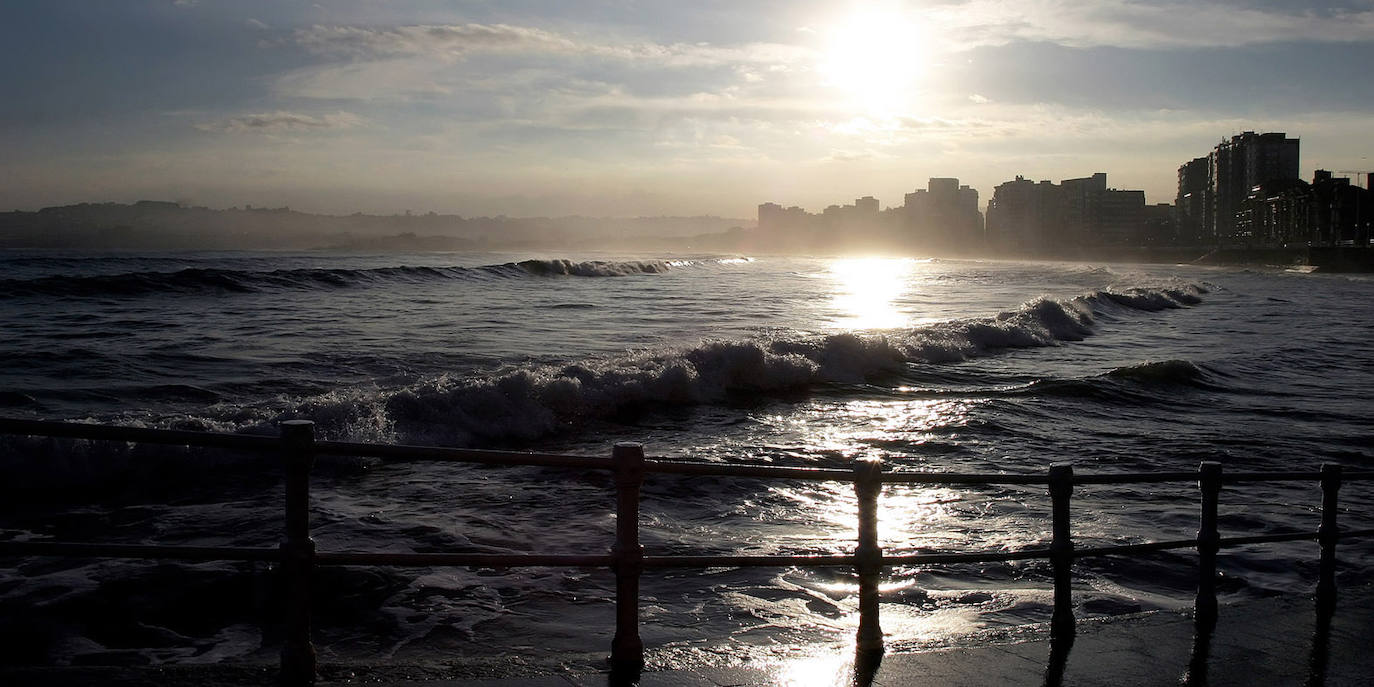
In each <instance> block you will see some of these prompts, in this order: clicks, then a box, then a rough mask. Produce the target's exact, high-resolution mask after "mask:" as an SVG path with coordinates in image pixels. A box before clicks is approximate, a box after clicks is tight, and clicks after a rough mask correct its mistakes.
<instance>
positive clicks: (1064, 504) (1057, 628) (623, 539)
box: [0, 418, 1374, 685]
mask: <svg viewBox="0 0 1374 687" xmlns="http://www.w3.org/2000/svg"><path fill="white" fill-rule="evenodd" d="M280 430H281V433H280V436H279V437H265V436H249V435H239V434H219V433H209V432H189V431H178V430H161V429H145V428H134V427H117V426H107V425H94V424H76V423H64V422H45V421H32V420H14V419H3V418H0V434H9V435H24V436H39V437H53V438H71V439H85V440H96V441H119V442H136V443H151V444H166V445H177V446H195V447H216V448H227V449H237V450H244V451H252V452H279V453H280V454H281V457H282V460H283V464H284V468H285V475H286V498H285V501H286V503H285V518H284V519H285V528H284V529H285V532H284V537H283V540H282V542H281V544H280V546H278V547H275V548H267V547H264V548H245V547H197V546H159V545H147V544H132V545H131V544H102V543H93V542H57V541H4V542H0V555H8V556H68V557H98V558H134V559H170V560H183V561H271V562H276V563H278V564H280V565H281V567H282V571H283V573H284V578H285V582H284V585H285V588H286V594H285V599H286V606H287V607H286V609H285V617H284V621H285V623H284V624H285V638H284V641H283V646H282V650H281V681H282V683H283V684H286V685H308V684H313V682H314V680H315V667H316V666H315V649H314V645H313V644H312V641H311V618H310V599H311V595H312V588H311V576H312V571H313V570H314V568H316V567H317V566H340V565H356V566H421V567H441V566H470V567H480V568H515V567H607V568H610V569H611V570H612V571H613V572H614V574H615V578H616V594H615V597H616V599H615V605H616V613H615V615H616V620H615V623H616V625H615V635H614V638H613V639H612V642H611V663H612V666H613V670H617V671H622V672H631V673H637V672H638V670H639V668H640V667H641V666H642V665H643V660H644V643H643V641H642V640H641V639H640V636H639V581H640V577H641V575H642V574H643V572H644V570H645V569H648V568H698V567H764V566H781V567H786V566H798V567H823V566H846V567H848V566H852V567H854V568H855V569H856V571H857V573H858V578H859V627H858V631H857V647H858V650H859V651H860V652H881V651H882V649H883V633H882V629H881V627H880V625H879V594H878V580H879V575H880V574H881V571H882V569H883V568H884V567H888V566H897V565H928V564H958V563H991V562H1006V561H1017V560H1032V559H1044V560H1049V561H1050V563H1051V566H1052V570H1053V580H1054V607H1053V613H1052V616H1051V628H1052V631H1053V632H1055V633H1058V634H1060V635H1061V636H1062V635H1069V636H1071V635H1072V633H1073V631H1074V624H1075V620H1074V616H1073V608H1072V590H1071V578H1072V566H1073V561H1074V560H1075V559H1078V558H1086V557H1091V556H1120V555H1126V556H1133V555H1140V554H1144V553H1149V552H1155V551H1164V550H1170V549H1183V548H1196V549H1197V551H1198V559H1199V566H1198V568H1199V569H1198V588H1197V605H1196V608H1197V614H1198V616H1199V618H1200V619H1203V620H1205V619H1207V618H1209V617H1210V618H1213V619H1214V618H1215V615H1216V613H1217V601H1216V577H1217V570H1216V558H1217V553H1218V551H1219V550H1220V549H1222V548H1224V547H1233V546H1242V545H1248V544H1267V543H1276V542H1288V541H1299V540H1313V539H1315V540H1316V541H1317V542H1318V543H1319V544H1320V568H1319V576H1318V585H1317V594H1318V598H1319V600H1320V599H1323V598H1325V599H1334V594H1335V563H1336V557H1335V556H1336V544H1337V542H1338V541H1339V540H1341V539H1343V538H1353V537H1365V536H1369V535H1370V534H1374V529H1360V530H1346V531H1341V530H1340V529H1339V528H1338V525H1337V522H1336V514H1337V493H1338V491H1339V490H1340V487H1341V485H1342V483H1343V482H1348V481H1354V480H1369V479H1371V478H1374V472H1368V471H1366V472H1355V471H1343V470H1342V468H1341V466H1340V465H1335V464H1324V465H1322V466H1321V471H1320V472H1231V473H1224V472H1223V471H1222V468H1221V464H1220V463H1216V462H1204V463H1202V464H1201V466H1200V467H1199V469H1198V470H1197V471H1196V472H1190V471H1179V472H1155V473H1122V474H1075V473H1074V471H1073V467H1072V466H1071V465H1070V464H1068V463H1055V464H1053V465H1051V466H1050V468H1049V471H1048V473H1047V474H1043V475H1008V474H991V473H926V472H893V473H885V472H883V464H882V462H881V461H877V460H857V461H855V464H854V468H853V469H852V470H844V469H837V468H807V467H780V466H765V465H740V464H717V463H704V462H689V461H677V460H666V459H662V458H648V457H645V455H644V449H643V446H642V445H640V444H635V443H619V444H616V445H615V447H614V450H613V451H612V454H611V457H610V458H596V457H584V456H570V455H560V454H542V453H523V452H510V451H484V450H473V449H453V448H435V447H421V446H403V445H386V444H366V443H353V442H342V441H317V440H316V439H315V437H314V423H312V422H310V421H306V420H288V421H285V422H282V423H281V426H280ZM322 455H328V456H344V457H370V458H381V459H385V460H391V461H446V462H461V463H476V464H487V465H524V466H539V467H561V468H576V469H584V470H610V471H612V472H613V473H614V483H615V489H616V535H615V541H614V543H613V545H612V547H611V550H610V552H609V553H606V554H587V555H547V554H475V553H391V552H350V551H316V549H315V543H314V541H313V540H312V539H311V538H310V523H309V506H310V471H311V468H312V466H313V464H314V460H315V457H316V456H322ZM647 473H662V474H676V475H712V476H727V477H751V478H764V479H787V480H806V481H826V482H852V483H853V484H854V489H855V494H856V496H857V499H858V533H857V546H856V547H855V549H854V553H853V554H852V555H774V556H734V555H697V556H685V555H674V556H659V555H645V553H644V548H643V547H642V546H641V545H640V543H639V504H640V487H641V486H642V485H643V483H644V478H645V475H646V474H647ZM1280 481H1285V482H1291V481H1297V482H1301V481H1316V482H1319V483H1320V485H1321V489H1322V504H1321V525H1320V527H1319V528H1318V530H1317V531H1316V532H1292V533H1285V534H1268V535H1258V536H1245V537H1222V536H1221V535H1220V532H1219V530H1218V526H1217V506H1218V502H1219V500H1220V498H1219V497H1220V493H1221V489H1222V486H1223V485H1226V484H1232V485H1235V484H1244V483H1253V482H1280ZM1168 482H1197V483H1198V486H1199V490H1200V492H1201V515H1200V518H1199V523H1200V525H1199V529H1198V532H1197V536H1196V537H1194V538H1191V539H1177V540H1167V541H1154V542H1145V543H1138V544H1121V545H1113V546H1095V547H1087V548H1079V547H1076V546H1075V545H1074V543H1073V539H1072V532H1071V528H1070V513H1069V504H1070V499H1071V497H1072V494H1073V488H1074V487H1075V486H1083V485H1118V484H1158V483H1168ZM884 484H909V485H912V484H924V485H960V484H964V485H1045V486H1046V487H1047V488H1048V491H1049V495H1050V500H1051V525H1052V527H1051V539H1050V544H1049V546H1048V547H1045V548H1029V549H1022V550H1017V551H985V552H970V553H919V554H906V555H884V554H883V552H882V549H881V547H880V546H879V543H878V531H877V522H878V498H879V495H880V492H881V490H882V486H883V485H884Z"/></svg>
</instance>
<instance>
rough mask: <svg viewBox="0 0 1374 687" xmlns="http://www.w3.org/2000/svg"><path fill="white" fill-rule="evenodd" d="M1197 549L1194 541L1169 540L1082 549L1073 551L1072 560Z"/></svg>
mask: <svg viewBox="0 0 1374 687" xmlns="http://www.w3.org/2000/svg"><path fill="white" fill-rule="evenodd" d="M1196 547H1197V540H1196V539H1171V540H1167V541H1150V542H1141V543H1139V544H1115V545H1112V546H1092V547H1087V548H1082V549H1074V551H1073V555H1074V558H1089V557H1092V556H1121V555H1127V554H1133V553H1148V552H1150V551H1167V550H1169V549H1191V548H1196Z"/></svg>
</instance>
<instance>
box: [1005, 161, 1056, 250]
mask: <svg viewBox="0 0 1374 687" xmlns="http://www.w3.org/2000/svg"><path fill="white" fill-rule="evenodd" d="M1059 194H1060V188H1059V187H1058V186H1056V185H1054V184H1053V183H1051V182H1049V181H1041V182H1039V183H1036V182H1034V181H1031V180H1030V179H1027V178H1025V177H1022V176H1020V175H1018V176H1017V177H1016V178H1015V179H1014V180H1012V181H1008V182H1004V183H1002V184H1000V185H998V186H997V187H995V188H994V189H993V191H992V199H991V200H989V201H988V215H987V241H988V245H989V246H990V247H992V248H993V249H994V250H996V251H998V252H1009V253H1040V252H1045V251H1046V250H1048V249H1050V248H1051V247H1052V243H1051V236H1052V233H1053V230H1054V227H1056V226H1058V225H1059V224H1060V222H1061V221H1062V219H1061V218H1062V216H1063V213H1062V211H1061V207H1062V205H1063V204H1062V203H1061V202H1060V197H1059Z"/></svg>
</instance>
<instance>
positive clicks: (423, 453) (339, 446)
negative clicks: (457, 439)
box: [315, 441, 611, 470]
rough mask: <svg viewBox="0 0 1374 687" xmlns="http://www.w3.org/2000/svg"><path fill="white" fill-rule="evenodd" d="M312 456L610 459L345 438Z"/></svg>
mask: <svg viewBox="0 0 1374 687" xmlns="http://www.w3.org/2000/svg"><path fill="white" fill-rule="evenodd" d="M315 454H316V455H330V456H354V457H364V458H382V459H385V460H394V461H408V460H427V461H436V462H455V463H477V464H482V465H530V466H536V467H565V468H583V469H588V470H609V469H610V468H611V459H609V458H597V457H593V456H573V455H567V454H561V453H526V452H523V451H488V450H479V449H470V448H442V447H438V446H407V445H405V444H362V443H356V442H349V441H317V442H315Z"/></svg>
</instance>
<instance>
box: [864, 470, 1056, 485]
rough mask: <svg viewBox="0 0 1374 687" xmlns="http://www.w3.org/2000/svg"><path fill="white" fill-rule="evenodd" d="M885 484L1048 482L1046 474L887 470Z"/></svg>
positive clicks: (884, 478)
mask: <svg viewBox="0 0 1374 687" xmlns="http://www.w3.org/2000/svg"><path fill="white" fill-rule="evenodd" d="M882 479H883V483H885V484H989V485H991V484H1048V483H1049V478H1047V477H1045V476H1044V475H1007V474H999V473H976V472H886V473H883V478H882Z"/></svg>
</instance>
